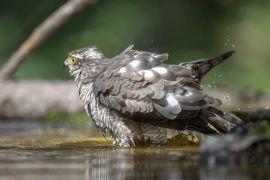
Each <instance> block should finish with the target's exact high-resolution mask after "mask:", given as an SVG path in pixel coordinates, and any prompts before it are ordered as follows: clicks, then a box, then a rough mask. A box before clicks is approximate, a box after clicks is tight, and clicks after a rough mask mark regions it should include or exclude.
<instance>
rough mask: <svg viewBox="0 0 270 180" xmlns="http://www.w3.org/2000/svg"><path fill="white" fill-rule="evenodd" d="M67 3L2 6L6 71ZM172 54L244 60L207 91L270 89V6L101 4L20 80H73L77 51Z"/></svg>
mask: <svg viewBox="0 0 270 180" xmlns="http://www.w3.org/2000/svg"><path fill="white" fill-rule="evenodd" d="M65 2H66V1H63V0H58V1H55V0H46V1H37V0H26V1H21V0H9V1H2V2H1V3H0V4H1V5H0V65H1V66H2V65H3V64H4V62H6V60H7V59H8V57H9V56H10V55H11V54H12V52H14V51H15V50H16V49H17V48H18V47H19V46H20V44H21V43H22V42H23V41H24V40H25V39H26V38H27V37H28V35H29V34H30V33H31V32H32V31H33V29H34V28H35V27H36V26H37V25H38V24H39V23H40V22H42V21H43V20H44V19H45V18H46V17H47V16H48V15H50V14H51V13H52V12H53V11H54V10H56V9H57V8H58V7H59V6H61V5H62V4H63V3H65ZM130 44H135V49H139V50H146V51H152V52H157V53H163V52H168V53H169V54H170V58H169V61H168V62H167V63H180V62H183V61H189V60H194V59H197V58H203V57H211V56H215V55H218V54H219V53H222V52H224V51H227V50H231V49H235V50H236V51H237V53H236V54H235V55H234V56H233V58H230V59H229V60H228V61H226V62H225V63H223V64H222V65H220V66H219V67H217V68H216V69H215V70H213V71H211V72H210V73H209V75H207V76H206V78H205V79H204V82H203V83H204V84H205V85H206V86H208V85H213V84H226V85H228V86H231V87H234V88H241V89H243V88H249V89H264V90H269V89H270V81H269V79H270V78H269V74H270V73H269V67H270V1H269V0H259V1H251V0H246V1H240V0H204V1H201V0H167V1H166V0H164V1H158V0H155V1H154V0H148V1H146V0H136V1H135V0H132V1H131V0H114V1H109V0H100V1H98V3H97V4H95V5H90V6H88V7H87V8H85V9H84V10H83V11H81V12H80V13H79V14H76V15H75V16H73V17H72V18H71V19H70V20H69V21H68V22H67V23H65V24H64V25H63V26H61V27H60V28H59V29H58V30H57V31H56V32H55V33H54V34H53V35H52V36H50V37H49V38H48V39H47V40H46V41H45V42H44V43H43V44H42V45H41V46H39V47H38V48H37V49H35V50H34V51H33V52H32V53H31V54H30V55H29V56H27V57H26V61H25V62H24V63H23V65H22V66H21V67H20V69H19V70H18V71H17V72H16V74H15V77H16V78H18V79H30V78H31V79H68V78H70V77H69V76H68V74H67V72H66V71H65V70H64V69H63V62H64V60H65V58H66V57H67V53H68V52H69V51H72V50H75V49H78V48H82V47H85V46H89V45H96V46H97V47H98V48H99V49H101V50H102V51H103V52H104V53H105V55H106V56H107V57H112V56H114V55H116V54H118V53H120V52H121V51H122V50H123V49H125V48H126V47H127V46H128V45H130Z"/></svg>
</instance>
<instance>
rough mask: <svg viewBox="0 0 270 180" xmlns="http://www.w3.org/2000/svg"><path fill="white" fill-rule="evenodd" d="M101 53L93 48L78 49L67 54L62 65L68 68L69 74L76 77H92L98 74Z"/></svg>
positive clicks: (102, 57) (102, 56) (101, 57)
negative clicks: (79, 75)
mask: <svg viewBox="0 0 270 180" xmlns="http://www.w3.org/2000/svg"><path fill="white" fill-rule="evenodd" d="M103 59H105V57H104V55H103V53H102V52H101V51H100V50H99V49H97V48H96V47H94V46H91V47H87V48H82V49H78V50H76V51H72V52H70V53H68V58H67V59H66V60H65V62H64V65H65V66H66V67H68V69H69V73H70V74H71V75H72V76H74V77H76V76H77V75H78V74H81V75H84V76H88V77H93V76H95V75H97V74H98V73H99V72H100V68H101V65H102V64H103V63H102V60H103Z"/></svg>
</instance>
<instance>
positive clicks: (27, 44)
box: [0, 0, 95, 80]
mask: <svg viewBox="0 0 270 180" xmlns="http://www.w3.org/2000/svg"><path fill="white" fill-rule="evenodd" d="M94 2H95V0H69V1H68V2H66V3H65V4H64V5H62V6H61V7H60V8H59V9H57V10H56V11H55V12H53V13H52V14H51V15H50V16H49V17H48V18H47V19H45V21H44V22H42V23H41V24H40V25H39V26H38V27H37V28H36V29H35V30H34V31H33V33H32V34H31V35H30V36H29V37H28V38H27V39H26V40H25V41H24V43H23V44H22V45H21V46H20V48H19V49H18V50H17V51H16V52H14V53H13V54H12V55H11V57H10V58H9V59H8V61H7V63H6V64H5V65H4V66H3V68H2V69H1V71H0V79H1V80H7V79H9V78H11V76H12V75H13V74H14V72H15V71H16V69H17V68H18V67H19V65H20V64H21V63H22V61H23V59H24V58H25V56H27V55H28V54H29V53H30V52H31V51H32V50H33V49H34V48H36V47H37V46H38V45H40V44H41V43H42V42H43V41H44V39H46V38H47V37H48V36H49V35H50V34H52V33H53V32H54V31H55V30H56V29H57V28H59V27H60V26H61V25H62V24H63V23H65V22H66V21H67V20H68V19H69V18H70V17H71V16H72V15H74V14H75V13H76V12H78V11H80V10H81V9H82V8H83V7H85V6H86V5H87V4H90V3H94Z"/></svg>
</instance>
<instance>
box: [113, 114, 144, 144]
mask: <svg viewBox="0 0 270 180" xmlns="http://www.w3.org/2000/svg"><path fill="white" fill-rule="evenodd" d="M109 132H110V134H111V135H112V138H113V144H114V145H118V146H120V147H131V146H140V145H144V143H145V141H144V138H143V134H142V129H141V125H140V123H137V122H134V121H132V120H129V119H124V120H119V121H116V122H115V121H114V123H113V125H112V126H111V128H110V129H109Z"/></svg>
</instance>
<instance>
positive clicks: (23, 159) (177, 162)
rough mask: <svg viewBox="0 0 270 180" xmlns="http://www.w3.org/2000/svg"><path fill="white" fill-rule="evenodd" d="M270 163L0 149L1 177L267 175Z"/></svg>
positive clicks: (151, 153)
mask: <svg viewBox="0 0 270 180" xmlns="http://www.w3.org/2000/svg"><path fill="white" fill-rule="evenodd" d="M269 170H270V169H269V167H267V166H258V165H244V166H215V167H211V166H207V165H206V164H203V163H202V162H201V161H200V160H199V157H198V155H196V154H190V153H186V152H183V151H181V150H180V149H179V148H165V147H164V148H163V147H162V148H147V149H117V148H95V149H84V150H51V151H50V150H30V151H29V150H14V149H9V150H8V149H6V150H0V179H5V180H11V179H20V180H24V179H25V180H26V179H27V180H36V179H39V180H40V179H46V180H54V179H55V180H56V179H65V180H73V179H74V180H78V179H82V180H83V179H85V180H91V179H102V180H103V179H104V180H106V179H117V180H122V179H202V180H211V179H213V180H214V179H220V180H223V179H224V180H225V179H230V180H234V179H237V180H246V179H267V177H269V175H270V174H269Z"/></svg>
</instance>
